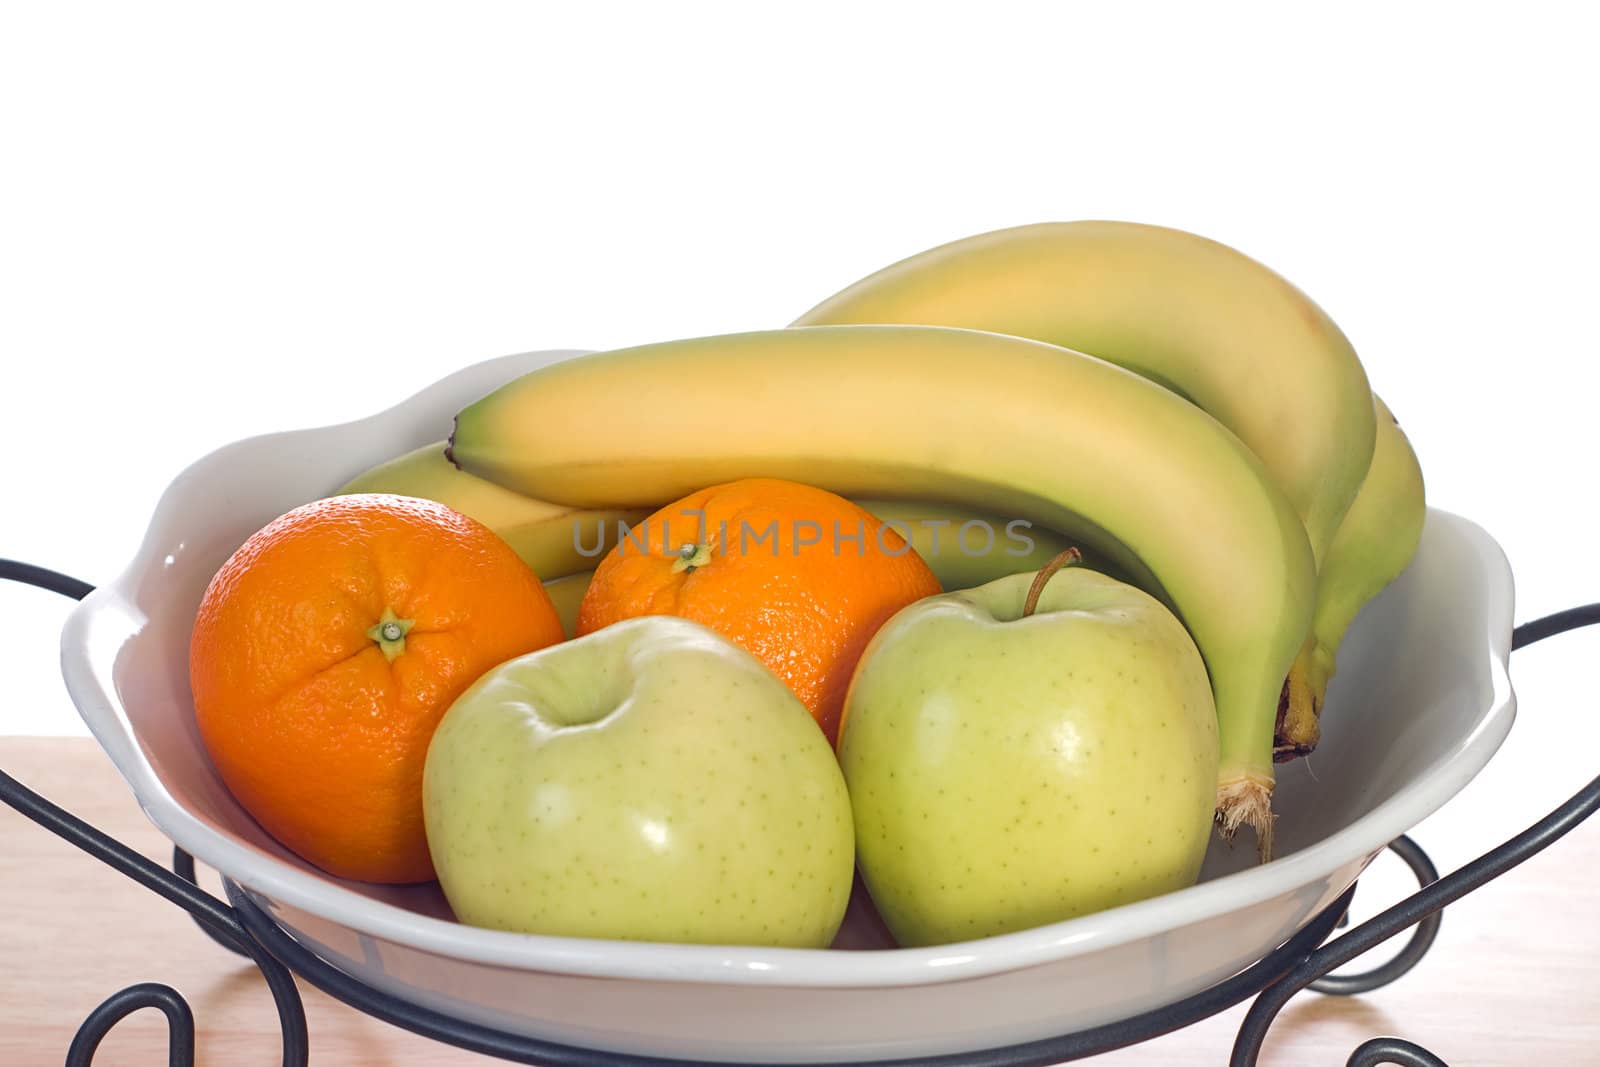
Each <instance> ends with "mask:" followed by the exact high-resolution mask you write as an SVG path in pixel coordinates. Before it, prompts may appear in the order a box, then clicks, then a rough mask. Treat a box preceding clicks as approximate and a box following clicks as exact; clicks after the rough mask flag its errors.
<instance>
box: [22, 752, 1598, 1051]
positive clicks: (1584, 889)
mask: <svg viewBox="0 0 1600 1067" xmlns="http://www.w3.org/2000/svg"><path fill="white" fill-rule="evenodd" d="M0 767H3V768H4V769H5V770H6V771H7V772H9V773H10V774H12V775H13V776H14V777H16V778H18V779H19V780H21V781H22V782H24V783H25V784H27V785H29V786H31V787H32V788H34V789H36V790H38V791H39V792H41V793H43V794H44V795H45V796H46V797H48V798H50V799H51V800H54V801H56V802H57V803H59V804H62V805H63V806H65V807H67V808H68V809H69V810H71V811H73V812H74V813H76V814H78V815H79V816H81V817H83V818H85V819H87V820H88V821H89V822H91V823H92V824H94V825H95V826H97V827H100V828H101V829H104V830H106V831H108V832H109V833H111V834H113V835H114V836H116V837H118V838H120V839H122V840H123V841H125V842H128V843H130V844H131V845H133V846H134V847H136V848H138V849H139V850H140V851H142V852H144V853H145V854H146V855H148V856H150V857H152V858H154V859H157V860H159V861H160V862H162V863H166V862H168V858H169V856H170V845H169V844H168V843H167V841H166V839H165V838H164V837H163V836H162V835H161V834H160V832H159V831H157V830H156V829H155V828H154V827H153V826H152V825H151V824H150V823H149V822H148V820H147V819H146V818H145V817H144V815H143V814H142V813H141V812H140V811H139V809H138V807H137V805H136V804H135V803H134V801H133V799H132V796H131V794H130V793H129V791H128V789H127V787H126V786H125V785H124V784H123V782H122V780H121V778H119V777H118V776H117V774H116V772H115V771H114V770H113V769H112V767H111V765H110V763H109V762H108V761H107V760H106V759H105V757H104V756H103V755H102V754H101V752H100V750H99V748H98V747H97V746H96V744H95V743H94V742H93V741H91V740H88V739H85V738H9V739H5V738H0ZM1597 831H1600V827H1594V826H1587V825H1586V826H1584V827H1580V828H1579V829H1578V830H1577V831H1575V832H1574V833H1573V834H1572V835H1570V836H1569V837H1568V839H1567V840H1566V841H1564V842H1562V843H1561V845H1560V846H1558V849H1553V850H1551V851H1550V852H1547V853H1544V854H1542V855H1541V856H1539V857H1536V858H1535V859H1534V860H1532V861H1530V862H1529V863H1527V864H1526V865H1524V866H1523V867H1520V868H1518V869H1517V870H1516V871H1514V872H1512V873H1511V874H1510V875H1508V876H1507V877H1505V878H1504V879H1501V880H1500V881H1498V882H1496V883H1494V884H1493V886H1491V887H1490V888H1489V889H1487V890H1485V891H1483V892H1479V893H1477V894H1474V895H1473V896H1472V897H1469V898H1468V899H1466V900H1464V901H1462V902H1460V903H1458V904H1456V905H1453V906H1452V907H1451V908H1450V909H1449V911H1448V912H1447V913H1446V915H1445V922H1444V926H1443V930H1442V933H1441V935H1440V938H1439V941H1438V943H1437V944H1436V945H1435V946H1434V949H1433V951H1432V952H1431V953H1430V954H1429V956H1428V957H1427V959H1425V960H1424V961H1423V963H1422V964H1421V965H1420V966H1419V967H1418V968H1417V969H1416V970H1414V971H1412V972H1411V973H1410V974H1409V975H1407V976H1406V977H1404V978H1403V979H1401V980H1400V981H1398V982H1396V983H1395V984H1394V985H1392V986H1390V987H1388V988H1386V989H1382V990H1378V991H1376V992H1373V993H1370V994H1368V995H1366V996H1363V997H1358V998H1343V997H1325V996H1320V995H1318V994H1315V993H1304V994H1301V995H1300V996H1298V997H1296V998H1295V1000H1294V1001H1292V1002H1291V1003H1290V1005H1289V1006H1288V1008H1286V1009H1285V1011H1284V1012H1283V1014H1282V1015H1281V1016H1280V1017H1279V1020H1278V1022H1277V1024H1276V1025H1275V1026H1274V1027H1273V1030H1272V1033H1271V1037H1270V1039H1269V1041H1268V1044H1267V1048H1266V1051H1265V1054H1264V1056H1263V1060H1262V1062H1263V1063H1266V1064H1336V1063H1337V1064H1342V1063H1344V1062H1345V1060H1346V1057H1347V1056H1348V1055H1349V1053H1350V1052H1351V1050H1353V1049H1354V1048H1355V1047H1356V1046H1357V1045H1359V1044H1360V1043H1361V1042H1362V1041H1364V1040H1366V1039H1367V1038H1369V1037H1374V1036H1377V1035H1383V1034H1389V1035H1399V1036H1403V1037H1407V1038H1409V1039H1411V1040H1415V1041H1418V1042H1420V1043H1422V1044H1423V1045H1425V1046H1426V1047H1428V1048H1430V1049H1432V1050H1433V1051H1434V1052H1435V1053H1437V1054H1439V1055H1441V1056H1443V1057H1444V1058H1445V1059H1446V1060H1448V1061H1449V1062H1450V1063H1451V1064H1452V1065H1459V1064H1473V1063H1481V1064H1507V1063H1514V1064H1519V1065H1544V1064H1600V1021H1597V1016H1600V965H1597V964H1596V962H1595V954H1596V953H1597V951H1600V937H1596V936H1595V930H1596V923H1595V921H1594V919H1593V915H1592V912H1593V910H1594V907H1595V905H1596V903H1597V902H1600V890H1597V889H1596V887H1595V885H1594V880H1595V879H1596V878H1597V877H1600V832H1597ZM0 842H3V844H4V847H3V848H0V1064H4V1065H6V1067H33V1065H35V1064H39V1065H43V1064H59V1063H61V1062H62V1059H63V1057H64V1055H65V1051H66V1047H67V1044H68V1042H69V1041H70V1040H71V1037H72V1034H73V1032H74V1030H75V1029H76V1028H77V1026H78V1024H79V1022H80V1021H81V1020H82V1019H83V1017H84V1015H85V1014H86V1013H88V1012H89V1011H90V1010H91V1009H92V1008H93V1007H94V1006H95V1005H96V1004H97V1003H99V1002H100V1001H101V1000H102V999H103V998H104V997H106V996H107V995H109V994H111V993H112V992H114V991H115V990H117V989H120V988H122V987H123V986H126V985H129V984H132V983H134V982H141V981H159V982H164V983H167V984H169V985H172V986H174V987H176V988H177V989H178V990H179V991H181V992H182V993H183V994H184V996H185V997H186V998H187V999H188V1000H189V1002H190V1004H191V1005H192V1006H193V1008H194V1012H195V1016H196V1024H197V1030H198V1039H197V1043H198V1049H199V1053H198V1058H199V1061H200V1062H201V1063H206V1064H214V1065H227V1067H251V1065H257V1064H259V1065H267V1064H275V1063H278V1062H279V1056H280V1052H279V1041H278V1029H277V1019H276V1015H275V1013H274V1011H273V1009H272V1002H271V999H270V997H269V996H268V994H267V992H266V989H265V987H264V985H263V984H262V981H261V979H260V977H259V974H258V972H256V970H255V969H254V968H253V967H252V966H251V965H249V964H248V963H246V962H243V961H241V960H239V959H236V958H235V957H233V956H231V955H229V954H228V953H225V952H223V951H222V950H221V949H219V948H217V947H216V946H215V945H213V944H212V943H211V942H210V941H208V940H207V939H206V938H205V937H203V936H202V935H201V934H200V933H199V931H198V930H197V929H195V927H194V926H193V925H192V924H191V923H190V920H189V919H188V917H187V916H186V915H185V914H184V913H183V912H181V911H180V910H179V909H178V908H176V907H173V906H171V905H168V904H166V903H164V902H162V901H160V900H159V899H157V898H156V897H155V896H154V895H152V894H150V893H148V892H145V891H143V890H141V889H139V888H138V887H136V886H135V885H133V884H132V883H131V882H129V881H127V880H126V879H125V878H123V877H122V876H121V875H118V874H116V873H115V872H113V871H111V870H110V869H109V868H107V867H104V866H102V865H101V864H100V863H99V862H97V861H95V860H93V859H91V858H89V857H88V856H86V855H84V854H82V853H80V852H78V851H77V850H76V849H74V848H73V847H71V846H70V845H68V844H66V843H65V842H62V841H60V840H58V839H56V838H55V837H53V836H52V835H50V834H48V833H47V832H45V831H44V830H42V829H40V828H39V827H37V826H35V825H34V824H32V823H31V822H29V821H27V820H26V819H24V818H23V817H22V816H20V815H18V814H17V813H15V812H13V811H12V810H11V809H10V808H6V807H3V806H0ZM1421 843H1422V844H1423V845H1424V846H1425V847H1426V846H1427V845H1428V842H1427V841H1426V840H1422V842H1421ZM1484 843H1488V842H1484ZM1557 852H1559V853H1560V856H1559V859H1556V858H1555V857H1556V853H1557ZM1440 862H1441V867H1442V869H1445V870H1449V869H1450V867H1451V866H1453V864H1446V863H1445V862H1444V861H1443V860H1442V859H1441V861H1440ZM1400 870H1401V867H1400V864H1399V863H1398V861H1392V862H1388V863H1380V864H1379V865H1376V866H1375V867H1374V868H1373V870H1372V871H1371V872H1369V874H1368V877H1367V878H1366V879H1364V881H1363V888H1362V891H1361V894H1360V895H1359V896H1358V898H1357V904H1356V908H1355V911H1356V918H1357V919H1361V918H1364V917H1366V916H1367V915H1370V914H1372V913H1373V912H1375V911H1377V910H1378V909H1379V908H1380V907H1382V906H1384V905H1386V904H1387V903H1389V902H1390V901H1392V900H1393V899H1396V897H1397V895H1398V894H1399V893H1401V892H1403V891H1406V886H1405V881H1404V876H1403V875H1401V874H1400V873H1398V872H1399V871H1400ZM1375 883H1376V884H1375ZM202 884H205V885H207V886H209V887H210V888H212V889H213V890H214V891H215V890H216V879H215V877H214V876H212V875H210V872H206V874H205V875H204V876H203V877H202ZM1378 952H1379V953H1385V950H1383V949H1380V950H1378ZM1374 958H1375V959H1376V958H1378V954H1375V955H1374ZM301 988H302V992H303V994H304V997H305V1002H306V1014H307V1017H308V1020H309V1026H310V1033H311V1053H312V1062H313V1063H315V1064H333V1065H345V1064H352V1065H363V1067H364V1065H368V1064H372V1065H377V1064H406V1065H407V1067H445V1065H469V1064H487V1063H491V1062H495V1061H491V1060H489V1059H488V1058H487V1057H483V1056H478V1055H476V1054H473V1053H467V1052H462V1051H459V1050H456V1049H452V1048H448V1047H446V1046H443V1045H440V1044H437V1043H435V1042H432V1041H428V1040H426V1039H423V1038H420V1037H416V1036H414V1035H411V1034H409V1033H406V1032H404V1031H401V1030H398V1029H395V1028H393V1027H390V1026H388V1025H387V1024H384V1023H381V1022H378V1021H376V1020H374V1019H370V1018H367V1017H364V1016H362V1015H360V1014H358V1013H357V1012H355V1011H353V1010H351V1009H349V1008H346V1007H345V1006H344V1005H342V1004H340V1003H338V1002H336V1001H333V1000H331V999H330V998H328V997H326V996H324V995H322V994H321V993H319V992H317V991H316V990H314V989H311V988H310V987H308V986H306V985H305V983H301ZM1243 1013H1244V1006H1240V1007H1238V1008H1235V1009H1234V1010H1232V1011H1229V1012H1227V1013H1225V1014H1223V1015H1221V1016H1217V1017H1215V1018H1213V1019H1210V1020H1207V1021H1206V1022H1203V1023H1200V1024H1198V1025H1196V1026H1194V1027H1191V1028H1190V1029H1188V1030H1184V1031H1180V1032H1178V1033H1176V1034H1171V1035H1168V1036H1166V1037H1164V1038H1161V1039H1159V1040H1156V1041H1152V1042H1149V1043H1147V1044H1145V1045H1142V1046H1139V1047H1137V1048H1132V1049H1124V1050H1121V1051H1119V1052H1115V1053H1111V1054H1109V1055H1106V1056H1104V1057H1101V1058H1100V1059H1097V1060H1096V1061H1094V1062H1096V1063H1097V1064H1101V1063H1103V1064H1107V1065H1113V1067H1132V1065H1138V1064H1161V1065H1163V1067H1170V1065H1174V1064H1207V1063H1224V1062H1226V1059H1227V1054H1228V1051H1229V1049H1230V1048H1231V1046H1232V1042H1233V1036H1234V1033H1235V1031H1236V1030H1237V1028H1238V1025H1239V1021H1240V1019H1241V1017H1242V1016H1243ZM165 1041H166V1037H165V1022H164V1020H163V1019H162V1018H161V1017H160V1016H159V1015H158V1014H157V1013H155V1012H153V1011H143V1012H139V1013H136V1014H135V1015H134V1016H132V1017H130V1018H129V1019H127V1020H125V1021H124V1022H123V1023H122V1024H120V1025H119V1026H118V1027H117V1028H116V1029H115V1030H114V1031H113V1032H112V1034H111V1036H110V1037H109V1038H108V1039H107V1040H106V1042H105V1044H104V1045H102V1046H101V1051H100V1054H99V1056H98V1057H97V1058H96V1060H95V1063H96V1064H97V1065H99V1067H104V1065H121V1064H138V1065H146V1064H162V1063H165V1062H166V1059H165Z"/></svg>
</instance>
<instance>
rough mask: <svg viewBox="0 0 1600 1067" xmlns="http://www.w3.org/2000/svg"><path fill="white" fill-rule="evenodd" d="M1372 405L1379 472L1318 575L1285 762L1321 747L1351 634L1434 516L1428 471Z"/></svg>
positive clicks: (1282, 738) (1282, 744) (1283, 729)
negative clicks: (1328, 700)
mask: <svg viewBox="0 0 1600 1067" xmlns="http://www.w3.org/2000/svg"><path fill="white" fill-rule="evenodd" d="M1372 405H1373V408H1374V410H1375V412H1376V415H1377V422H1378V437H1377V443H1376V445H1375V446H1374V447H1373V450H1372V466H1371V468H1370V469H1369V470H1368V471H1367V477H1366V480H1365V481H1364V482H1362V483H1361V491H1360V492H1359V493H1357V494H1356V499H1355V503H1353V504H1351V505H1350V510H1349V511H1347V512H1346V513H1345V516H1344V521H1343V522H1342V523H1340V524H1339V529H1338V532H1337V533H1335V534H1334V537H1333V543H1332V544H1331V545H1329V546H1328V552H1327V554H1326V555H1325V556H1324V557H1323V560H1322V568H1321V570H1319V571H1318V572H1317V600H1316V606H1315V608H1314V609H1313V611H1312V616H1311V631H1312V634H1313V635H1314V636H1315V638H1316V640H1315V642H1314V650H1313V651H1312V652H1310V653H1306V652H1302V655H1301V657H1300V658H1299V659H1298V660H1297V661H1296V669H1295V670H1291V671H1290V678H1291V679H1300V678H1303V679H1304V684H1305V686H1306V693H1305V695H1304V697H1303V698H1301V699H1298V700H1290V701H1288V707H1287V709H1286V712H1285V718H1284V721H1283V723H1282V724H1281V725H1280V728H1279V731H1278V734H1279V737H1278V749H1279V751H1278V753H1277V757H1278V758H1279V759H1280V760H1282V759H1288V758H1292V757H1293V756H1296V755H1304V754H1305V753H1307V752H1309V751H1311V749H1313V748H1315V747H1316V744H1317V740H1318V738H1319V736H1320V734H1321V726H1320V723H1321V715H1322V700H1323V695H1324V694H1325V693H1326V692H1327V688H1328V681H1329V679H1331V678H1332V677H1333V671H1334V659H1335V656H1336V655H1337V653H1338V651H1339V645H1340V643H1341V642H1342V641H1343V640H1344V635H1345V632H1346V631H1347V630H1349V629H1350V624H1351V623H1353V622H1354V621H1355V618H1356V615H1357V614H1358V613H1359V612H1360V611H1361V609H1362V607H1363V606H1364V605H1365V604H1366V603H1367V602H1368V601H1369V600H1371V599H1372V598H1373V597H1375V596H1377V595H1378V594H1379V593H1381V592H1382V591H1383V590H1384V588H1385V587H1387V586H1388V584H1389V583H1390V582H1392V581H1394V580H1395V579H1396V578H1398V577H1399V576H1400V572H1401V571H1403V570H1405V569H1406V567H1407V565H1409V564H1410V562H1411V559H1412V557H1413V556H1415V555H1416V552H1417V543H1418V542H1419V541H1420V540H1421V539H1422V524H1423V520H1424V519H1425V517H1426V515H1427V510H1428V509H1427V500H1426V494H1425V492H1424V488H1423V481H1422V466H1421V464H1419V463H1418V462H1417V454H1416V452H1414V451H1413V450H1412V448H1411V442H1410V441H1408V440H1407V439H1406V435H1405V432H1404V431H1403V430H1401V429H1400V424H1399V423H1398V422H1397V421H1396V419H1395V417H1394V414H1393V413H1392V412H1390V410H1389V408H1388V406H1387V405H1385V404H1384V402H1383V401H1382V400H1380V399H1379V398H1378V397H1377V395H1374V396H1373V398H1372Z"/></svg>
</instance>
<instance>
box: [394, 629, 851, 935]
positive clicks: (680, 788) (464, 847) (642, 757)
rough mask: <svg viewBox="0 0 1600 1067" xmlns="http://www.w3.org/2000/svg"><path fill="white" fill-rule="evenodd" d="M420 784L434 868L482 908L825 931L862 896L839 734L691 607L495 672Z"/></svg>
mask: <svg viewBox="0 0 1600 1067" xmlns="http://www.w3.org/2000/svg"><path fill="white" fill-rule="evenodd" d="M422 788H423V797H422V800H423V811H424V815H425V818H426V825H427V832H428V847H429V851H430V852H431V853H432V856H433V862H434V866H435V869H436V870H437V872H438V876H439V882H440V885H441V887H442V888H443V889H444V894H445V897H446V899H447V900H449V902H450V906H451V908H452V909H453V910H454V911H455V913H456V917H457V918H458V919H459V920H460V921H462V922H464V923H469V924H471V925H475V926H485V927H491V928H494V929H499V930H514V931H520V932H524V933H537V934H557V935H567V936H575V937H594V938H620V939H628V940H647V941H678V942H699V943H707V944H759V945H790V946H802V947H825V946H827V945H828V943H829V942H830V941H831V940H832V939H833V937H834V934H835V933H836V932H837V931H838V928H839V924H840V922H841V920H842V919H843V917H844V911H845V905H846V904H847V903H848V900H849V896H850V885H851V878H852V874H853V868H854V843H853V840H852V828H851V816H850V800H849V795H848V794H847V793H846V791H845V786H844V779H843V776H842V775H841V773H840V771H839V765H838V762H837V760H836V759H835V758H834V755H833V751H832V749H831V748H830V747H829V745H828V742H827V739H826V738H824V737H823V735H822V731H821V730H819V729H818V728H817V724H816V721H815V720H814V719H812V717H811V715H810V713H809V712H808V711H807V710H806V708H805V706H804V705H803V704H801V703H800V701H799V700H798V699H796V697H795V696H794V694H793V693H792V692H790V690H789V687H788V686H786V685H785V684H784V683H783V682H782V681H781V680H779V679H778V677H777V676H776V675H774V674H773V673H772V672H770V671H769V670H767V668H766V667H764V666H763V665H762V664H761V663H760V662H759V661H758V660H756V659H755V657H753V656H751V655H750V654H749V653H747V652H745V651H744V650H743V649H741V648H739V647H737V646H736V645H734V644H733V643H731V642H730V641H728V640H726V639H725V638H723V637H721V636H719V635H717V634H715V633H713V632H712V631H711V630H709V629H706V628H705V627H703V626H701V625H699V624H697V623H693V622H689V621H688V620H685V619H678V618H671V617H667V616H645V617H641V618H635V619H629V620H626V621H623V622H619V623H616V624H615V625H612V626H608V627H606V628H604V629H602V630H597V631H595V632H594V633H592V634H589V635H587V636H585V637H581V638H578V639H576V640H572V641H566V642H563V643H561V644H558V645H552V646H550V647H548V648H544V649H541V650H540V651H538V652H536V653H532V654H530V655H527V656H523V657H520V658H517V659H513V660H509V661H507V662H506V663H503V664H501V665H500V666H498V667H496V668H494V669H492V670H490V671H489V672H487V673H486V674H485V675H484V676H483V677H481V678H479V679H478V681H477V682H475V683H474V684H473V685H472V686H471V687H470V688H469V689H468V690H467V691H466V692H464V693H463V694H462V695H461V696H460V697H459V698H458V699H457V700H456V701H455V703H454V704H452V705H451V706H450V710H449V711H448V712H446V714H445V716H444V718H443V719H442V720H441V721H440V723H439V727H438V729H437V731H436V732H435V734H434V736H433V741H432V743H431V744H430V746H429V748H428V758H427V764H426V767H425V769H424V774H423V786H422Z"/></svg>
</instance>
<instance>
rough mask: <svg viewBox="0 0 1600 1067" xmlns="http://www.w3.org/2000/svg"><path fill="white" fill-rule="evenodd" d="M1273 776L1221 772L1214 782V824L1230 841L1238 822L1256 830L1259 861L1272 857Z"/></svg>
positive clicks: (1225, 839)
mask: <svg viewBox="0 0 1600 1067" xmlns="http://www.w3.org/2000/svg"><path fill="white" fill-rule="evenodd" d="M1276 818H1277V816H1275V815H1273V814H1272V778H1271V777H1270V776H1267V777H1263V776H1261V775H1259V774H1256V773H1254V772H1251V771H1248V770H1246V771H1240V772H1237V773H1233V774H1228V773H1224V774H1223V775H1222V776H1221V778H1220V779H1219V781H1218V783H1217V814H1216V821H1217V827H1218V829H1219V830H1220V831H1221V833H1222V839H1223V840H1224V841H1232V840H1233V837H1234V835H1235V834H1237V833H1238V832H1239V828H1240V827H1241V826H1248V827H1250V828H1251V829H1252V830H1254V831H1255V835H1256V855H1257V856H1259V857H1260V860H1261V862H1262V863H1266V862H1267V861H1268V860H1270V859H1272V824H1273V820H1274V819H1276Z"/></svg>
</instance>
